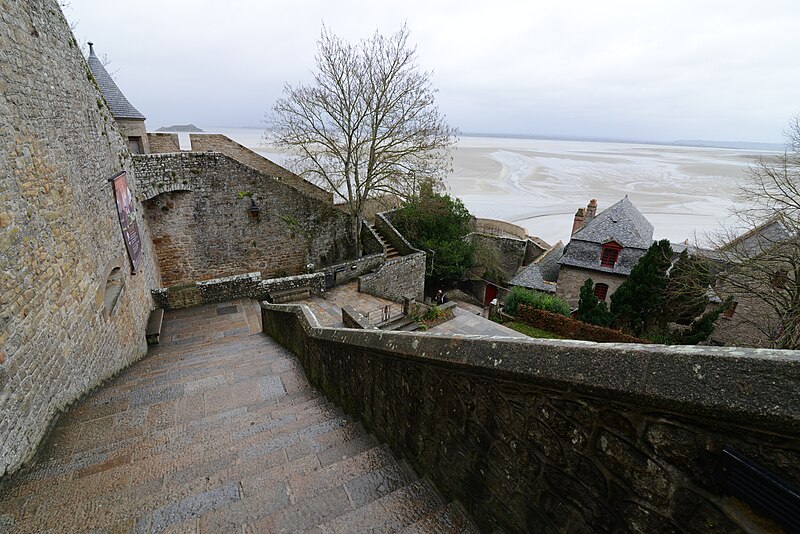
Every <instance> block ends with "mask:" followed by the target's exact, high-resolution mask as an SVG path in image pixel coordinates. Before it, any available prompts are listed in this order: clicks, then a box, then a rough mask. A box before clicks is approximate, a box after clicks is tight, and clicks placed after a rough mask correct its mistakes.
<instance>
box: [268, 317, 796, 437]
mask: <svg viewBox="0 0 800 534" xmlns="http://www.w3.org/2000/svg"><path fill="white" fill-rule="evenodd" d="M261 306H262V309H263V310H265V311H272V312H279V313H285V314H292V315H294V316H295V317H296V318H297V320H298V321H299V323H300V326H301V327H302V328H303V330H304V331H305V332H306V334H307V335H308V336H309V337H313V338H315V339H316V340H318V341H322V342H329V343H336V344H340V345H349V346H353V347H358V348H360V349H362V350H367V351H370V352H375V353H381V354H384V355H387V356H391V357H400V358H410V359H414V360H416V361H425V362H429V363H430V364H431V365H443V366H457V367H459V368H461V369H462V370H463V369H464V368H468V369H469V370H470V371H473V372H475V373H479V374H486V375H491V376H495V377H497V378H501V379H505V380H512V381H524V382H532V383H539V384H545V385H555V386H558V387H562V388H568V389H574V390H576V391H582V392H588V393H590V394H593V395H599V396H603V397H610V398H612V399H617V400H620V401H626V402H634V403H638V404H640V405H643V406H647V405H651V406H654V407H658V408H660V409H667V410H673V411H676V412H687V413H691V414H693V415H704V416H709V417H716V418H724V419H728V420H731V421H737V422H742V421H747V422H749V423H751V424H755V425H758V426H762V427H764V428H765V429H767V430H775V431H778V430H783V431H789V432H794V433H796V432H798V431H800V351H787V350H774V349H744V348H734V347H697V346H680V347H671V346H665V345H640V344H629V343H625V344H621V343H594V342H590V341H577V340H536V339H530V340H525V339H518V338H508V337H498V336H481V335H475V336H472V335H458V334H439V333H435V332H428V333H425V334H417V333H414V332H386V331H366V330H350V329H343V328H322V327H320V326H319V323H318V322H317V321H316V318H314V317H313V314H311V313H310V311H309V310H308V309H307V308H306V307H305V306H298V305H274V304H267V303H262V305H261ZM262 313H263V312H262Z"/></svg>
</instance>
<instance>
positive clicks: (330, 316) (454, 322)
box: [298, 282, 528, 338]
mask: <svg viewBox="0 0 800 534" xmlns="http://www.w3.org/2000/svg"><path fill="white" fill-rule="evenodd" d="M298 304H305V305H306V306H308V307H309V309H310V310H311V312H312V313H313V314H314V316H315V317H316V318H317V320H318V321H319V322H320V324H321V325H323V326H331V327H336V328H344V323H343V322H342V306H352V307H353V308H354V309H356V310H357V311H359V312H361V313H363V314H367V313H368V312H370V311H378V310H380V309H381V308H383V307H384V306H389V305H391V306H392V310H397V311H402V304H398V303H396V302H392V301H390V300H385V299H382V298H379V297H373V296H372V295H368V294H366V293H359V292H358V282H350V283H349V284H343V285H341V286H337V287H335V288H333V289H331V290H330V291H327V292H326V293H325V298H322V297H317V296H312V297H309V298H308V299H305V300H303V301H301V302H298ZM456 305H457V306H458V307H457V308H455V309H454V314H455V317H454V318H453V319H451V320H449V321H447V322H444V323H442V324H440V325H437V326H434V327H433V328H431V329H430V330H425V331H418V332H417V333H418V334H425V333H430V332H435V333H437V334H461V335H482V336H505V337H517V338H527V337H528V336H526V335H525V334H520V333H519V332H517V331H515V330H511V329H510V328H508V327H505V326H503V325H501V324H497V323H495V322H493V321H490V320H489V319H486V318H484V317H481V311H482V310H481V308H480V307H479V306H475V305H473V304H467V303H463V302H456ZM378 316H379V315H378Z"/></svg>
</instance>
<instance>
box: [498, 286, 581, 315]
mask: <svg viewBox="0 0 800 534" xmlns="http://www.w3.org/2000/svg"><path fill="white" fill-rule="evenodd" d="M520 304H525V305H526V306H530V307H531V308H535V309H537V310H544V311H549V312H551V313H557V314H559V315H566V316H567V317H569V314H570V307H569V304H567V303H566V301H564V300H561V299H560V298H558V297H554V296H552V295H547V294H545V293H539V292H538V291H531V290H529V289H524V288H522V287H515V288H512V289H511V291H510V292H509V293H508V295H507V296H506V300H505V304H504V305H503V311H505V312H506V313H508V314H510V315H516V314H517V306H519V305H520Z"/></svg>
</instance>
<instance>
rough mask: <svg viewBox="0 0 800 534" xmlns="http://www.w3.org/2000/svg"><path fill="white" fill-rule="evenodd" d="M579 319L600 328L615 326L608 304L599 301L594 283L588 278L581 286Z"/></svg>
mask: <svg viewBox="0 0 800 534" xmlns="http://www.w3.org/2000/svg"><path fill="white" fill-rule="evenodd" d="M577 318H578V320H579V321H583V322H584V323H589V324H595V325H598V326H606V327H608V326H611V325H612V324H614V316H613V315H612V314H611V312H609V311H608V306H607V305H606V302H605V301H604V300H600V299H598V298H597V295H595V294H594V282H593V281H592V279H591V278H588V279H587V280H586V282H584V283H583V286H581V296H580V300H579V302H578V314H577Z"/></svg>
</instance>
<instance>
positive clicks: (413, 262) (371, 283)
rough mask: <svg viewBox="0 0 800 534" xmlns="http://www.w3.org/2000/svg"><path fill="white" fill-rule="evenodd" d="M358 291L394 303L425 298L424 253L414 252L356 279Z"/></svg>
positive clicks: (392, 260)
mask: <svg viewBox="0 0 800 534" xmlns="http://www.w3.org/2000/svg"><path fill="white" fill-rule="evenodd" d="M358 290H359V291H360V292H361V293H367V294H369V295H373V296H375V297H380V298H384V299H388V300H393V301H395V302H403V299H405V298H412V299H417V300H419V301H422V300H423V299H424V297H425V253H424V252H415V253H413V254H409V255H407V256H401V257H399V258H394V259H391V260H389V261H387V262H386V263H384V264H383V265H382V266H381V267H380V268H379V269H378V270H377V271H375V272H374V273H370V274H365V275H364V276H361V277H359V279H358Z"/></svg>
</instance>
